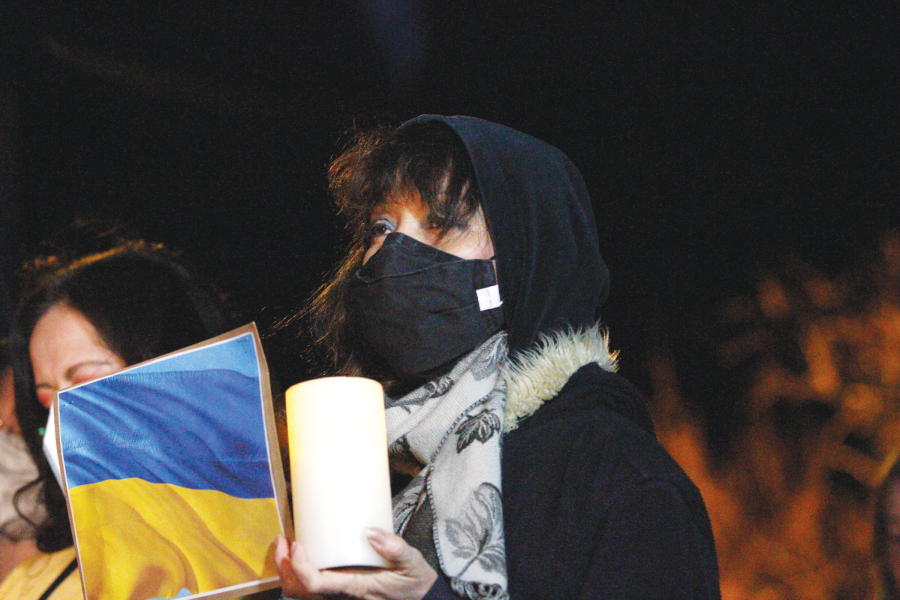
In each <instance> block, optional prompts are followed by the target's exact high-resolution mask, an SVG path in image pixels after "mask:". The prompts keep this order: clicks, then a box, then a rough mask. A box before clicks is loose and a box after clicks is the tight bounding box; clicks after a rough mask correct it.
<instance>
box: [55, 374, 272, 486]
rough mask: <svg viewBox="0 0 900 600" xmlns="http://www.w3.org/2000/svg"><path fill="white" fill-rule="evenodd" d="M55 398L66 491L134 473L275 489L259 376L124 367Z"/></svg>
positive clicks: (157, 479)
mask: <svg viewBox="0 0 900 600" xmlns="http://www.w3.org/2000/svg"><path fill="white" fill-rule="evenodd" d="M59 399H60V408H59V411H60V436H61V440H62V449H63V460H64V461H65V468H66V482H67V485H68V487H69V488H70V489H71V488H74V487H76V486H79V485H85V484H89V483H97V482H101V481H105V480H108V479H126V478H131V477H137V478H140V479H143V480H145V481H148V482H151V483H167V484H174V485H178V486H181V487H185V488H191V489H199V490H218V491H221V492H225V493H227V494H230V495H232V496H235V497H238V498H270V497H274V492H273V489H272V482H271V478H270V475H269V468H268V453H267V450H266V434H265V426H264V422H263V411H262V399H261V395H260V385H259V379H258V378H256V377H248V376H246V375H244V374H242V373H239V372H236V371H232V370H229V369H207V370H198V371H173V372H151V373H141V372H125V373H120V374H117V375H113V376H111V377H107V378H105V379H101V380H98V381H95V382H92V383H88V384H85V385H82V386H79V387H77V388H73V389H71V390H66V391H64V392H61V393H60V395H59Z"/></svg>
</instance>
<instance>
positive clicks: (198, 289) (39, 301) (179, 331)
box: [0, 242, 231, 600]
mask: <svg viewBox="0 0 900 600" xmlns="http://www.w3.org/2000/svg"><path fill="white" fill-rule="evenodd" d="M43 264H50V265H52V266H51V268H48V269H47V270H46V272H44V273H43V274H42V275H39V276H37V277H36V281H35V283H34V284H33V285H32V286H31V288H30V289H29V290H26V293H25V295H24V300H23V302H22V304H21V306H20V309H19V311H18V313H17V317H16V321H15V323H14V327H13V336H12V344H13V347H12V354H13V365H14V371H15V384H16V413H17V416H18V420H19V423H20V426H21V428H22V434H23V437H24V438H25V441H26V443H27V446H28V450H29V452H30V454H31V457H32V458H33V459H34V461H35V463H36V464H37V467H38V473H39V476H38V480H37V481H36V482H35V483H34V485H33V486H31V489H33V488H34V487H35V486H37V487H38V488H39V490H40V494H41V497H42V499H43V501H44V503H45V504H46V507H47V515H46V517H45V518H43V519H42V520H41V521H40V522H39V523H38V524H37V534H36V541H37V547H38V549H39V550H40V551H41V552H40V554H38V555H37V556H35V557H34V558H33V559H32V560H30V561H28V562H26V563H25V564H23V565H21V566H20V567H19V568H18V569H16V570H15V571H14V572H12V573H11V574H10V576H9V577H8V578H7V580H6V581H4V582H3V584H2V586H0V598H22V599H31V598H35V599H37V598H46V599H47V600H64V599H68V598H77V599H81V598H82V597H83V596H82V591H81V582H80V578H79V577H78V573H77V564H76V561H75V551H74V549H73V547H72V533H71V530H70V528H69V517H68V514H67V511H66V503H65V498H64V496H63V493H62V490H61V489H60V487H59V485H58V484H57V482H56V479H55V478H54V475H53V472H52V471H51V469H50V466H49V464H48V462H47V459H46V458H45V456H44V454H43V451H42V441H43V440H42V438H43V428H44V426H45V425H46V423H47V417H48V409H49V406H50V403H51V401H52V399H53V394H54V392H58V391H60V390H62V389H66V388H68V387H71V386H73V385H77V384H79V383H83V382H85V381H88V380H91V379H95V378H97V377H101V376H104V375H110V374H112V373H115V372H116V371H119V370H121V369H123V368H125V367H127V366H129V365H133V364H136V363H139V362H142V361H144V360H148V359H150V358H154V357H157V356H160V355H162V354H166V353H168V352H172V351H175V350H178V349H180V348H183V347H185V346H189V345H191V344H194V343H197V342H200V341H203V340H205V339H208V338H210V337H213V336H215V335H218V334H220V333H224V332H225V331H228V330H229V329H230V328H231V323H230V322H229V319H228V318H227V317H226V315H225V313H224V312H223V311H222V309H221V308H220V305H219V302H218V301H217V299H216V298H215V296H214V295H213V294H211V293H210V292H209V291H207V290H206V289H205V288H204V287H203V286H202V285H201V284H200V283H199V282H198V281H197V279H196V278H195V277H194V276H193V275H192V274H191V273H190V272H189V271H188V270H187V269H186V268H185V267H184V266H183V265H181V264H180V263H179V262H177V261H176V260H175V259H174V258H173V257H172V256H171V255H170V254H169V253H168V252H166V251H165V250H164V249H163V248H162V247H161V246H151V245H149V244H146V243H143V242H126V243H122V244H120V245H118V246H116V247H114V248H112V249H109V250H107V251H103V252H99V253H95V254H91V255H88V256H85V257H81V258H79V259H76V260H73V261H71V262H70V263H68V264H65V265H57V264H54V263H53V262H52V261H50V262H48V261H44V262H43ZM28 489H29V488H25V489H23V490H22V491H21V492H20V494H24V493H27V491H28Z"/></svg>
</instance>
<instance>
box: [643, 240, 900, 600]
mask: <svg viewBox="0 0 900 600" xmlns="http://www.w3.org/2000/svg"><path fill="white" fill-rule="evenodd" d="M696 335H697V336H698V338H699V337H704V338H705V342H704V343H707V342H709V341H710V340H711V341H712V342H713V343H711V344H710V343H707V344H706V345H707V347H709V348H711V349H712V352H713V353H714V356H713V357H712V358H713V360H712V362H713V363H715V366H716V368H717V369H718V370H719V371H720V372H721V373H724V374H726V375H730V376H731V381H732V383H733V382H739V384H740V385H732V386H730V387H729V386H724V385H723V390H724V393H723V397H722V398H721V402H723V403H725V404H729V403H730V404H733V407H732V408H731V409H730V410H729V411H721V412H720V414H730V415H731V418H733V419H734V422H733V423H731V424H729V425H728V426H727V427H723V426H722V424H721V423H713V422H710V420H709V415H706V419H704V415H702V414H700V412H699V411H698V410H696V408H695V407H696V406H697V403H693V402H691V399H690V398H689V397H687V396H686V394H685V391H684V390H686V389H696V385H695V384H694V385H692V383H691V382H686V381H685V379H684V374H683V373H679V369H680V367H679V365H680V363H681V362H683V359H682V358H681V357H679V360H675V349H674V348H673V347H672V346H671V345H665V344H663V345H660V346H659V347H658V348H657V351H656V352H654V353H653V354H652V356H651V357H650V358H649V360H648V367H649V371H650V376H651V379H652V381H653V385H654V393H653V398H652V403H651V404H652V408H653V410H654V413H655V417H656V420H657V425H658V431H659V437H660V440H661V441H662V443H663V444H664V445H665V446H666V447H667V448H668V450H669V451H670V452H671V453H672V455H673V456H674V457H675V458H676V460H678V461H679V463H680V464H681V465H682V466H683V467H684V468H685V470H686V471H687V472H688V474H689V475H690V476H691V478H692V479H693V480H694V481H695V483H696V484H697V485H698V487H699V488H700V490H701V492H702V493H703V496H704V498H705V500H706V503H707V506H708V508H709V512H710V518H711V520H712V524H713V530H714V532H715V536H716V544H717V550H718V553H719V565H720V569H721V578H722V593H723V598H725V599H726V600H744V599H749V598H765V599H767V600H769V599H772V600H774V599H779V600H780V599H785V600H787V599H800V600H807V599H809V600H813V599H816V600H819V599H822V600H824V599H843V598H848V599H849V598H866V597H873V596H872V595H873V594H874V581H875V580H874V565H873V558H872V550H871V547H872V518H873V503H874V500H875V497H876V493H877V490H878V487H879V486H880V485H881V483H882V482H883V480H884V478H885V476H886V475H887V473H888V471H889V470H890V468H891V466H892V465H893V463H894V461H895V460H896V458H897V456H898V454H900V234H898V232H897V231H892V232H889V233H886V234H884V235H883V236H882V237H881V240H880V244H879V246H878V251H877V252H876V253H875V256H870V257H867V258H866V259H865V260H863V261H862V262H861V263H859V264H858V266H856V267H855V268H850V269H847V270H845V271H844V272H841V273H837V274H833V275H826V274H824V273H822V272H820V271H818V270H816V269H815V268H813V267H812V266H810V265H809V264H808V263H807V262H804V261H802V260H800V259H797V258H790V259H787V260H784V261H782V262H781V263H780V264H779V266H777V267H774V268H769V269H767V270H766V271H765V272H763V273H762V274H761V275H760V276H759V278H758V284H757V288H756V293H755V295H753V296H748V297H735V298H732V299H730V300H729V301H727V302H726V303H725V304H724V306H723V307H722V310H721V312H720V314H719V315H718V317H717V319H716V320H715V322H714V323H712V324H711V325H710V326H708V327H705V328H698V329H697V333H696ZM697 347H703V343H698V345H697ZM687 360H690V357H688V359H687ZM701 362H702V360H701ZM708 381H715V378H710V379H709V380H708ZM723 381H724V379H723ZM707 392H712V393H714V390H707ZM726 394H732V397H728V396H727V395H726ZM714 430H719V431H723V430H724V431H728V432H729V435H728V440H727V444H724V450H723V448H722V446H723V445H722V444H719V446H720V447H719V448H718V449H717V448H714V447H713V446H714V444H711V443H710V441H709V439H710V432H711V431H714Z"/></svg>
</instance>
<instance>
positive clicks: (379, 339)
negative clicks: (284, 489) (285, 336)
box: [276, 116, 719, 598]
mask: <svg viewBox="0 0 900 600" xmlns="http://www.w3.org/2000/svg"><path fill="white" fill-rule="evenodd" d="M329 176H330V189H331V191H332V192H333V194H334V195H335V197H336V199H337V202H338V206H339V208H340V210H341V212H343V213H344V214H346V215H348V216H349V218H350V220H351V227H352V229H353V230H354V231H355V232H356V237H355V240H354V243H353V245H352V247H351V250H350V253H349V255H348V257H347V259H346V260H345V261H344V263H343V265H342V267H341V268H340V269H339V271H338V272H337V275H336V277H335V279H334V280H333V281H332V282H331V283H330V284H329V285H328V286H327V287H326V288H324V290H323V292H322V293H321V294H320V296H319V297H318V298H317V300H316V302H315V304H314V307H313V315H314V317H315V318H316V320H317V322H318V323H320V324H322V327H323V329H322V332H321V333H320V340H321V342H322V343H323V345H325V347H326V348H328V349H329V351H330V352H331V356H332V358H333V360H334V361H336V363H337V365H338V366H339V368H340V370H341V371H342V372H343V373H346V374H361V375H365V376H369V377H374V378H377V379H379V380H381V381H383V382H385V384H386V389H387V396H388V397H387V398H386V407H387V409H386V416H387V421H388V438H389V444H390V447H389V448H390V453H391V458H392V462H393V464H394V465H395V466H399V467H400V468H402V469H405V470H407V471H408V472H409V473H410V474H414V475H415V476H414V477H413V479H412V481H411V482H410V483H409V485H408V486H407V487H406V488H405V489H404V491H403V492H401V493H400V494H398V496H397V497H396V498H395V505H394V520H395V529H396V530H397V531H398V532H399V533H400V535H401V536H402V537H400V536H397V535H394V534H391V533H388V532H383V531H378V530H373V531H371V532H370V541H371V543H372V546H373V548H375V550H376V551H378V552H379V553H381V554H382V555H383V556H384V557H385V558H386V559H387V560H388V563H389V564H390V565H391V567H390V568H388V569H386V570H384V571H381V572H378V573H343V572H329V571H322V572H319V571H317V570H315V569H314V568H312V567H311V565H310V564H309V563H308V562H307V561H306V559H305V554H304V551H303V548H302V547H300V546H299V545H298V544H296V543H294V544H293V545H290V546H289V545H288V543H287V541H286V540H284V539H281V540H279V543H278V546H277V550H276V560H277V561H278V563H279V568H280V571H281V575H282V580H283V583H284V590H285V593H286V594H293V595H297V596H303V595H304V594H307V593H346V594H349V595H352V596H356V597H385V598H422V597H427V598H458V597H464V598H507V597H513V598H718V597H719V587H718V572H717V565H716V557H715V550H714V547H713V540H712V532H711V529H710V526H709V520H708V517H707V515H706V510H705V507H704V505H703V501H702V499H701V497H700V495H699V493H698V491H697V489H696V488H695V487H694V486H693V484H692V483H691V482H690V481H689V480H688V478H687V477H686V476H685V475H684V473H683V472H682V471H681V469H680V468H679V467H678V466H677V465H676V464H675V463H674V461H672V459H671V458H670V457H669V456H668V455H667V454H666V453H665V451H664V450H663V449H662V448H661V447H660V446H659V444H658V443H657V442H656V440H655V438H654V435H653V426H652V423H651V420H650V416H649V413H648V411H647V409H646V406H645V405H644V403H643V401H642V400H641V398H640V396H639V394H638V392H637V391H636V390H635V389H634V388H633V387H632V386H631V385H630V384H629V383H628V382H627V381H625V380H624V379H623V378H621V377H619V376H618V375H616V374H615V373H614V371H615V366H616V362H615V356H614V355H613V354H610V352H609V350H608V346H607V339H606V337H605V335H604V334H603V333H602V332H601V331H600V329H599V325H598V319H599V308H600V304H601V303H602V301H603V300H604V299H605V297H606V294H607V289H608V284H609V281H608V272H607V270H606V267H605V265H604V263H603V260H602V259H601V257H600V254H599V250H598V248H599V242H598V237H597V229H596V224H595V221H594V216H593V211H592V208H591V202H590V198H589V196H588V193H587V190H586V189H585V187H584V183H583V181H582V179H581V176H580V174H579V173H578V171H577V169H576V168H575V167H574V166H573V165H572V164H571V163H570V162H569V161H568V159H567V158H566V157H565V156H563V155H562V153H560V152H559V151H558V150H557V149H556V148H553V147H552V146H549V145H547V144H544V143H543V142H540V141H539V140H536V139H534V138H532V137H530V136H527V135H524V134H522V133H519V132H517V131H514V130H512V129H509V128H506V127H503V126H500V125H496V124H494V123H489V122H486V121H481V120H479V119H473V118H469V117H450V118H446V117H439V116H422V117H419V118H417V119H414V120H413V121H410V122H408V123H406V124H404V125H403V126H401V127H400V128H399V129H398V130H396V131H393V132H384V131H382V132H375V133H373V134H371V135H368V136H364V137H362V138H361V139H360V140H359V141H358V142H357V144H356V145H355V146H354V147H353V148H351V149H350V150H349V151H348V152H346V153H345V154H344V155H342V156H341V157H339V158H338V159H337V160H336V161H335V162H334V163H333V165H332V166H331V169H330V172H329Z"/></svg>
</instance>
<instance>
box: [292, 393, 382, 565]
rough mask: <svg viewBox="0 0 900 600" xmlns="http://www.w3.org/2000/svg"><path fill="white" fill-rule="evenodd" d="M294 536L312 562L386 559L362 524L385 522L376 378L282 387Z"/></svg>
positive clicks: (357, 562) (379, 562)
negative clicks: (283, 388)
mask: <svg viewBox="0 0 900 600" xmlns="http://www.w3.org/2000/svg"><path fill="white" fill-rule="evenodd" d="M287 423H288V432H289V438H290V453H291V485H292V488H293V494H294V520H295V523H296V530H297V541H298V542H299V543H300V544H301V545H302V546H303V548H304V549H305V551H306V555H307V559H308V560H309V562H310V563H311V564H312V565H313V566H314V567H315V568H317V569H328V568H334V567H345V566H371V567H384V566H387V563H386V561H385V560H384V559H383V558H382V557H381V556H380V555H379V554H378V553H377V552H375V550H373V549H372V546H371V544H370V543H369V541H368V539H367V538H366V529H367V528H371V527H379V528H381V529H384V530H386V531H391V530H392V522H391V521H392V517H391V492H390V477H389V474H388V460H387V435H386V433H385V425H384V396H383V392H382V389H381V385H380V384H378V383H377V382H375V381H372V380H370V379H363V378H359V377H327V378H323V379H314V380H312V381H306V382H303V383H300V384H297V385H295V386H293V387H291V388H290V389H289V390H288V391H287Z"/></svg>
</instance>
